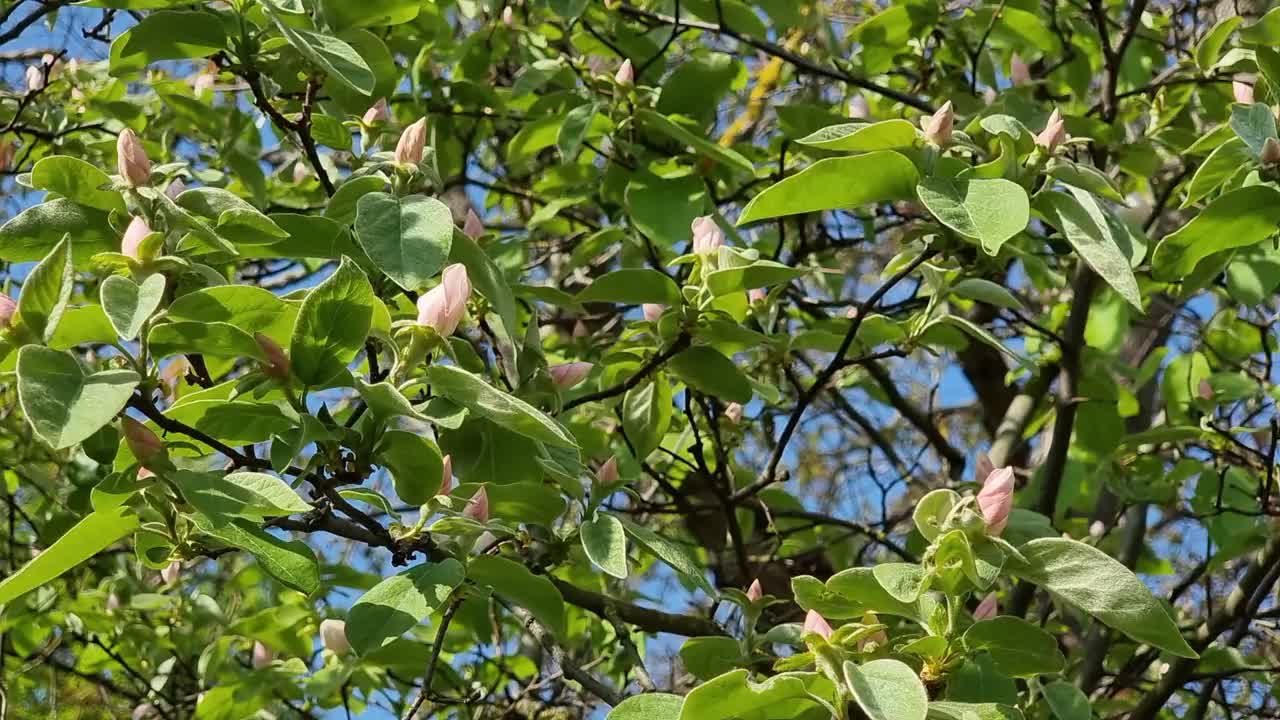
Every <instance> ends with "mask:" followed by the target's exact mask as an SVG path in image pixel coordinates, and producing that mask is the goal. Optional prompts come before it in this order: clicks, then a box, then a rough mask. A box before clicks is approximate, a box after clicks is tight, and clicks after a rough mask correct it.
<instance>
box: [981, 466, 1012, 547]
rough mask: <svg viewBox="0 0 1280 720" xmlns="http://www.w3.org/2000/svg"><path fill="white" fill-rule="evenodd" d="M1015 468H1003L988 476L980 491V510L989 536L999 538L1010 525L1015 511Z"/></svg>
mask: <svg viewBox="0 0 1280 720" xmlns="http://www.w3.org/2000/svg"><path fill="white" fill-rule="evenodd" d="M1013 485H1014V483H1013V468H1011V467H1002V468H999V469H996V470H994V471H992V472H991V474H989V475H987V479H986V480H984V481H983V482H982V489H981V490H979V491H978V509H979V510H981V511H982V520H983V522H984V523H985V524H986V526H987V534H988V535H993V536H998V535H1000V533H1002V532H1004V528H1005V526H1006V525H1008V524H1009V513H1010V511H1012V510H1013Z"/></svg>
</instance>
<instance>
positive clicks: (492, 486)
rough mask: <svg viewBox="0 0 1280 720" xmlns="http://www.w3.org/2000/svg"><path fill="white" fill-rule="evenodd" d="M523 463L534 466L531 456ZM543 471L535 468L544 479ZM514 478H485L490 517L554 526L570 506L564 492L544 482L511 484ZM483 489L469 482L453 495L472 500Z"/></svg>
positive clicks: (455, 489) (454, 491) (457, 488)
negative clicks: (530, 459)
mask: <svg viewBox="0 0 1280 720" xmlns="http://www.w3.org/2000/svg"><path fill="white" fill-rule="evenodd" d="M500 449H501V448H500ZM520 461H521V462H524V463H526V464H529V465H533V463H529V461H528V457H527V456H525V457H523V458H521V460H520ZM539 468H540V466H538V465H534V470H535V474H537V475H538V476H539V478H541V470H540V469H539ZM511 479H512V478H511V477H510V476H506V477H490V478H484V480H485V483H484V487H485V492H486V493H488V495H489V517H494V518H499V519H501V520H506V521H508V522H512V523H524V524H527V525H542V526H544V527H552V526H553V525H554V524H555V521H556V518H558V517H560V515H561V514H562V513H563V512H564V509H565V505H566V503H565V500H564V498H563V497H562V496H561V495H560V491H559V490H558V489H557V488H556V487H555V486H554V485H549V484H546V483H544V482H542V480H541V479H539V480H537V481H526V480H522V481H519V482H511ZM479 489H480V483H475V482H465V483H462V484H461V485H458V486H456V487H455V488H454V489H453V494H454V495H456V496H457V497H463V498H469V497H471V496H472V495H475V494H476V492H477V491H478V490H479Z"/></svg>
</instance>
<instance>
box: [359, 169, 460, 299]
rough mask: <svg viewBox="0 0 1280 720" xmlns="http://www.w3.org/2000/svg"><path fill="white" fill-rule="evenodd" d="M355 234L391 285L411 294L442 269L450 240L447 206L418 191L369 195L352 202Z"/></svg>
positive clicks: (450, 226)
mask: <svg viewBox="0 0 1280 720" xmlns="http://www.w3.org/2000/svg"><path fill="white" fill-rule="evenodd" d="M356 208H357V209H356V238H357V239H358V240H359V241H360V246H361V247H363V248H364V251H365V253H367V254H368V255H369V259H370V260H372V261H373V264H374V265H377V266H378V269H379V270H381V271H382V272H384V273H386V274H387V277H389V278H391V279H392V280H394V281H395V283H396V284H397V285H399V286H400V287H402V288H404V289H405V290H409V291H411V292H417V291H420V290H422V289H423V288H425V287H426V286H427V285H428V283H430V281H431V279H432V278H433V277H435V276H436V274H437V273H439V272H440V269H441V268H443V267H444V263H445V259H446V258H448V257H449V249H450V247H451V246H452V244H453V215H452V214H451V213H450V212H449V208H448V206H446V205H445V204H444V203H442V202H440V201H439V200H436V199H435V198H429V197H426V196H424V195H410V196H408V197H404V198H397V197H395V196H394V195H390V194H387V193H381V192H375V193H369V194H368V195H365V196H364V197H361V198H360V201H359V202H358V203H357V205H356Z"/></svg>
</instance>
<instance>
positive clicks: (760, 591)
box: [747, 578, 764, 603]
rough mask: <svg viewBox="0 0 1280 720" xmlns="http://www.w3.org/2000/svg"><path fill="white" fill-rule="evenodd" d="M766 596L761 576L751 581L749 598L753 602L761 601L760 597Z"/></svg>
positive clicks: (748, 592) (748, 590)
mask: <svg viewBox="0 0 1280 720" xmlns="http://www.w3.org/2000/svg"><path fill="white" fill-rule="evenodd" d="M762 597H764V588H762V587H760V578H756V579H755V580H752V581H751V586H750V587H748V588H747V600H748V601H750V602H753V603H756V602H760V598H762Z"/></svg>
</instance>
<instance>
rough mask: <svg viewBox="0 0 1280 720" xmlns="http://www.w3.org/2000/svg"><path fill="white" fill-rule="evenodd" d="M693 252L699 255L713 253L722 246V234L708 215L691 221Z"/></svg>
mask: <svg viewBox="0 0 1280 720" xmlns="http://www.w3.org/2000/svg"><path fill="white" fill-rule="evenodd" d="M690 229H691V230H692V231H693V251H694V252H695V253H697V254H699V255H703V254H706V253H713V252H715V251H717V250H719V249H720V246H721V245H724V232H722V231H721V230H720V226H719V225H716V221H715V220H714V219H713V218H712V217H711V216H710V215H703V216H702V217H700V218H697V219H696V220H694V221H693V225H692V226H691V227H690Z"/></svg>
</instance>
